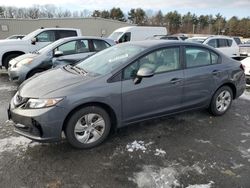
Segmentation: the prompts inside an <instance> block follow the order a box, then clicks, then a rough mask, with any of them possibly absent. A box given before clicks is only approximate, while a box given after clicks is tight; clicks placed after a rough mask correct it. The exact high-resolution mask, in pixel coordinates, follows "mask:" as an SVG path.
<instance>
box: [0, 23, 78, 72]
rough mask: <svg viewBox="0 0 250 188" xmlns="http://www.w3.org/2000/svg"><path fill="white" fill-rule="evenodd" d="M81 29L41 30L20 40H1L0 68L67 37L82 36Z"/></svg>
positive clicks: (6, 66)
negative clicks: (18, 57)
mask: <svg viewBox="0 0 250 188" xmlns="http://www.w3.org/2000/svg"><path fill="white" fill-rule="evenodd" d="M81 35H82V34H81V30H80V29H74V28H57V27H56V28H41V29H37V30H35V31H33V32H31V33H29V34H28V35H26V36H25V37H23V38H22V40H20V39H11V40H6V39H4V40H0V68H1V67H2V66H4V67H5V68H6V69H8V67H9V61H10V60H11V59H13V58H15V57H17V56H20V55H22V54H25V53H29V52H33V51H35V50H38V49H41V48H42V47H44V46H47V45H48V44H50V43H52V42H54V41H56V40H58V39H61V38H65V37H73V36H81Z"/></svg>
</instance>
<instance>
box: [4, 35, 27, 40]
mask: <svg viewBox="0 0 250 188" xmlns="http://www.w3.org/2000/svg"><path fill="white" fill-rule="evenodd" d="M23 37H25V35H11V36H9V37H7V38H6V39H22V38H23Z"/></svg>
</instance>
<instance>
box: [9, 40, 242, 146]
mask: <svg viewBox="0 0 250 188" xmlns="http://www.w3.org/2000/svg"><path fill="white" fill-rule="evenodd" d="M244 89H245V75H244V70H243V67H242V65H241V64H240V63H239V62H237V61H235V60H233V59H231V58H229V57H226V56H225V55H223V54H222V53H220V52H219V51H217V50H216V49H213V48H211V47H209V46H205V45H202V44H196V43H187V42H178V41H165V40H156V41H154V40H152V41H150V40H148V41H140V42H128V43H124V44H119V45H115V46H113V47H111V48H107V49H105V50H103V51H101V52H98V53H96V54H95V55H93V56H92V57H89V58H87V59H86V60H84V61H82V62H80V63H79V64H77V65H76V66H71V65H67V66H64V67H58V68H56V69H53V70H49V71H47V72H46V73H44V74H39V75H35V76H34V77H33V78H31V79H30V80H28V81H26V82H25V83H23V84H22V85H21V86H20V87H19V90H18V91H17V93H16V94H15V96H14V97H13V99H12V100H11V102H10V108H9V119H11V120H12V122H13V124H14V126H15V127H16V132H17V133H19V134H21V135H23V136H26V137H28V138H30V139H33V140H36V141H57V140H60V139H61V133H62V132H63V131H64V132H65V135H66V137H67V139H68V141H69V142H70V144H72V145H73V146H74V147H77V148H90V147H94V146H96V145H98V144H100V143H101V142H103V141H104V140H105V138H107V136H108V135H109V133H110V130H111V129H116V128H120V127H123V126H126V125H129V124H133V123H136V122H139V121H142V120H147V119H151V118H158V117H161V116H165V115H170V114H175V113H180V112H183V111H187V110H193V109H200V108H208V109H209V110H210V112H211V113H212V114H213V115H215V116H219V115H223V114H224V113H225V112H226V111H227V110H228V109H229V108H230V106H231V104H232V101H233V99H236V98H238V97H239V96H240V95H241V94H242V93H243V92H244Z"/></svg>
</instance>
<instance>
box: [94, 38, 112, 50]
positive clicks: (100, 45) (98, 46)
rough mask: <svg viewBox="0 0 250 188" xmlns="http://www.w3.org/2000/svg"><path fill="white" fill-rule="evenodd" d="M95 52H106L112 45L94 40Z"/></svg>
mask: <svg viewBox="0 0 250 188" xmlns="http://www.w3.org/2000/svg"><path fill="white" fill-rule="evenodd" d="M93 45H94V48H95V49H94V50H95V51H97V52H99V51H101V50H104V49H105V48H108V47H110V45H109V44H108V43H107V42H105V41H103V40H93Z"/></svg>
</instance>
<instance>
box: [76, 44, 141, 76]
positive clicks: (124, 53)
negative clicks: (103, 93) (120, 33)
mask: <svg viewBox="0 0 250 188" xmlns="http://www.w3.org/2000/svg"><path fill="white" fill-rule="evenodd" d="M144 49H145V48H144V47H142V46H137V45H131V44H122V45H115V46H113V47H110V48H107V49H105V50H103V51H101V52H98V53H97V54H95V55H93V56H92V57H89V58H87V59H86V60H84V61H82V62H80V63H79V64H77V65H76V66H77V67H79V68H81V69H84V70H85V71H86V72H90V73H94V74H99V75H105V74H108V73H111V72H112V71H113V70H114V69H116V68H117V67H119V66H120V65H122V64H123V63H125V62H126V61H127V60H129V59H130V58H132V57H134V56H135V55H137V54H138V53H140V52H141V51H143V50H144Z"/></svg>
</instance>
